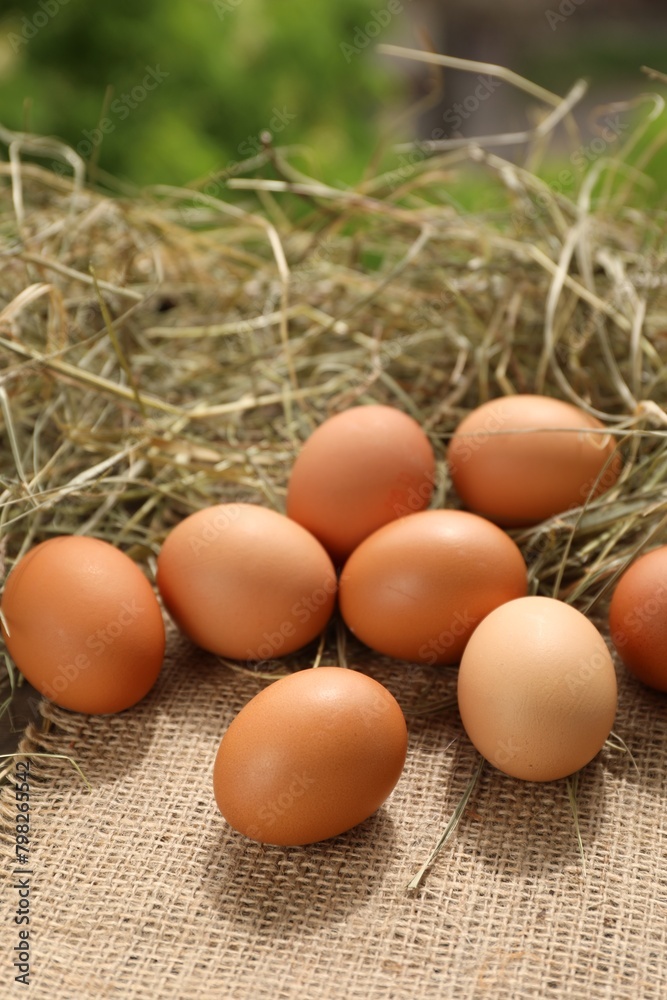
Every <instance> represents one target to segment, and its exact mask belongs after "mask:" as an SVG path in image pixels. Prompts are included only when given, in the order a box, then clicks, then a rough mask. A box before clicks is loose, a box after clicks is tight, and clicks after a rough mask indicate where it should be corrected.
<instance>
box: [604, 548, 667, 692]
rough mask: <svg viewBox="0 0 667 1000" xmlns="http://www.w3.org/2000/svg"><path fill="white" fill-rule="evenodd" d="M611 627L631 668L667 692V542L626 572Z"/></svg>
mask: <svg viewBox="0 0 667 1000" xmlns="http://www.w3.org/2000/svg"><path fill="white" fill-rule="evenodd" d="M609 627H610V629H611V638H612V641H613V643H614V646H615V647H616V649H617V651H618V654H619V656H620V657H621V659H622V661H623V663H624V664H625V666H626V667H627V668H628V670H630V671H631V673H633V674H634V675H635V676H636V677H638V678H639V680H640V681H643V682H644V684H648V685H649V686H650V687H653V688H656V689H657V690H658V691H667V545H662V546H660V548H657V549H653V551H652V552H647V553H645V555H643V556H640V557H639V558H638V559H636V560H635V561H634V562H633V563H632V565H631V566H629V567H628V569H626V571H625V572H624V573H623V575H622V576H621V578H620V579H619V581H618V583H617V584H616V589H615V590H614V594H613V596H612V599H611V604H610V607H609Z"/></svg>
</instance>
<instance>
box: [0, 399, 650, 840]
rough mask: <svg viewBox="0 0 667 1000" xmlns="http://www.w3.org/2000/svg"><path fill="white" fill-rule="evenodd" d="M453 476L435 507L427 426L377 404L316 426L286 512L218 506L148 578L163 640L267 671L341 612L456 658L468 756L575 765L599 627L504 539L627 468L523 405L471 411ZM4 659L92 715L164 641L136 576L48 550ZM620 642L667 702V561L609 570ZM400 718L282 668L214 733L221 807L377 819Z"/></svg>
mask: <svg viewBox="0 0 667 1000" xmlns="http://www.w3.org/2000/svg"><path fill="white" fill-rule="evenodd" d="M446 462H447V467H448V470H449V474H450V477H451V481H452V485H453V487H454V490H455V491H456V493H457V494H458V497H459V500H460V502H461V505H462V506H463V507H464V508H465V509H463V510H461V509H427V508H429V507H430V505H431V504H432V501H433V493H434V487H435V483H436V462H435V456H434V452H433V448H432V446H431V443H430V441H429V438H428V436H427V435H426V433H425V432H424V430H423V429H422V428H421V427H420V426H419V424H418V423H417V422H416V421H415V420H413V419H412V418H411V417H409V416H408V415H406V414H405V413H403V412H402V411H400V410H398V409H395V408H393V407H389V406H380V405H368V406H357V407H353V408H352V409H349V410H346V411H344V412H342V413H339V414H337V415H335V416H333V417H331V418H330V419H328V420H326V421H325V422H324V423H323V424H322V425H321V426H320V427H319V428H318V429H317V430H315V431H314V433H313V434H312V435H311V436H310V438H309V439H308V440H307V441H306V443H305V444H304V446H303V448H302V449H301V451H300V453H299V455H298V457H297V459H296V461H295V463H294V466H293V468H292V470H291V475H290V479H289V484H288V491H287V508H286V510H287V513H286V515H283V514H280V513H277V512H276V511H274V510H271V509H268V508H265V507H262V506H259V505H256V504H248V503H227V504H218V505H215V506H212V507H209V508H205V509H203V510H200V511H197V512H196V513H194V514H192V515H190V516H189V517H186V518H184V519H183V520H182V521H181V522H180V523H178V524H177V525H176V526H175V527H174V528H173V529H172V530H171V531H170V533H169V534H168V535H167V537H166V538H165V540H164V543H163V545H162V547H161V550H160V552H159V555H158V561H157V575H156V584H157V588H158V591H159V594H160V596H161V598H162V601H163V603H164V606H165V608H166V609H167V611H168V612H169V614H170V616H171V617H172V618H173V620H174V621H175V623H176V624H177V626H178V627H179V628H180V629H181V630H182V631H183V632H184V633H185V634H186V635H187V636H188V637H189V638H190V639H191V640H192V641H193V642H194V643H196V644H197V645H199V646H200V647H202V648H203V649H206V650H209V651H210V652H213V653H215V654H217V655H219V656H222V657H228V658H232V659H240V660H246V661H253V662H258V661H263V660H269V659H273V658H275V657H281V656H286V655H288V654H290V653H293V652H294V651H296V650H298V649H300V648H302V647H303V646H305V645H307V644H308V643H310V642H311V641H312V640H314V639H315V638H317V637H318V636H319V635H321V634H322V632H323V630H324V628H325V627H326V625H327V623H328V622H329V620H330V619H331V617H332V615H333V613H334V610H335V608H336V606H338V608H339V610H340V614H341V616H342V618H343V620H344V622H345V624H346V626H347V627H348V628H349V629H350V631H351V632H352V633H353V634H354V635H356V636H357V637H358V639H359V640H360V641H361V642H362V643H364V644H365V645H367V646H369V647H370V648H372V649H374V650H376V651H378V652H380V653H382V654H384V655H387V656H390V657H396V658H398V659H401V660H407V661H410V662H412V663H415V664H459V668H458V688H457V690H458V702H459V710H460V715H461V720H462V723H463V726H464V728H465V730H466V732H467V734H468V736H469V737H470V739H471V741H472V743H473V744H474V745H475V746H476V747H477V749H478V750H479V752H480V753H481V754H482V755H483V756H484V757H485V758H486V759H487V760H489V761H490V762H491V763H492V764H494V765H495V766H496V767H498V768H499V769H501V770H503V771H505V772H506V773H507V774H510V775H513V776H515V777H518V778H523V779H528V780H537V781H549V780H553V779H555V778H560V777H564V776H566V775H568V774H571V773H573V772H575V771H576V770H578V769H579V768H581V767H583V766H584V765H585V764H586V763H588V761H590V760H591V759H592V758H593V757H594V756H595V755H596V754H597V752H598V751H599V750H600V748H601V747H602V745H603V744H604V742H605V741H606V739H607V737H608V736H609V733H610V731H611V728H612V725H613V720H614V716H615V712H616V702H617V689H616V675H615V670H614V665H613V661H612V658H611V655H610V653H609V650H608V648H607V645H606V643H605V641H604V639H603V637H602V635H601V634H600V633H599V631H598V630H597V629H596V628H595V626H594V625H593V624H592V623H591V622H590V621H589V620H588V619H587V618H586V617H585V616H584V615H583V614H581V613H580V612H579V611H577V610H576V609H575V608H573V607H572V606H571V605H568V604H566V603H564V602H562V601H559V600H555V599H553V598H548V597H541V596H532V595H531V596H529V595H528V574H527V567H526V563H525V561H524V558H523V556H522V553H521V551H520V549H519V547H518V546H517V544H516V543H515V541H514V540H513V539H512V538H511V537H510V535H509V534H508V533H507V530H506V529H511V528H516V527H523V526H528V525H534V524H537V523H540V522H542V521H544V520H545V519H547V518H550V517H553V516H556V515H558V514H561V513H563V512H565V511H567V510H569V509H573V508H579V507H581V506H582V505H583V504H584V503H586V502H588V501H589V500H591V499H593V498H595V497H598V496H600V495H601V494H602V493H604V492H605V491H606V490H608V489H610V488H611V487H612V486H613V485H614V484H615V483H616V481H617V480H618V477H619V475H620V474H621V471H622V463H621V459H620V456H619V454H618V449H617V448H616V446H615V442H614V439H613V436H612V435H611V434H610V433H609V431H608V430H607V429H606V428H605V427H604V426H603V425H602V424H601V423H600V422H599V421H598V420H596V419H595V418H594V417H592V416H591V415H589V414H588V413H586V412H584V411H582V410H579V409H578V408H576V407H574V406H572V405H570V404H567V403H564V402H562V401H560V400H556V399H551V398H547V397H541V396H534V395H519V396H512V397H505V398H501V399H496V400H492V401H490V402H488V403H485V404H483V405H482V406H479V407H478V408H477V409H475V410H473V411H472V412H471V413H470V414H469V415H468V416H467V417H466V418H465V419H464V420H463V421H462V422H461V423H460V424H459V426H458V427H457V428H456V430H455V432H454V433H453V435H452V436H451V439H450V442H449V445H448V448H447V453H446ZM0 612H1V613H0V620H1V625H2V634H3V638H4V640H5V643H6V646H7V649H8V651H9V653H10V655H11V656H12V657H13V659H14V660H15V662H16V665H17V666H18V668H19V669H20V670H21V672H22V673H23V674H24V675H25V677H26V678H27V679H28V680H29V681H30V683H31V684H32V685H33V686H34V687H35V688H36V689H37V690H38V691H40V692H41V693H42V694H44V695H45V696H46V697H48V698H50V699H51V700H52V701H54V702H55V703H56V704H58V705H60V706H62V707H64V708H67V709H71V710H74V711H82V712H91V713H107V712H118V711H121V710H123V709H125V708H129V707H130V706H132V705H134V704H135V703H136V702H137V701H139V700H140V699H141V698H143V697H144V695H145V694H146V693H147V692H148V691H149V690H150V689H151V687H152V686H153V684H154V683H155V681H156V679H157V677H158V674H159V671H160V667H161V664H162V660H163V657H164V650H165V631H164V623H163V618H162V612H161V609H160V606H159V602H158V599H157V597H156V595H155V593H154V591H153V588H152V587H151V585H150V583H149V582H148V580H147V579H146V577H145V576H144V575H143V573H142V572H141V570H140V569H139V568H138V567H137V566H136V565H135V563H134V562H133V561H132V560H131V559H130V558H129V557H128V556H126V555H125V554H123V553H122V552H120V551H119V550H118V549H116V548H115V547H114V546H112V545H109V544H108V543H106V542H103V541H100V540H98V539H93V538H86V537H81V536H67V537H63V536H59V537H54V538H51V539H49V540H48V541H46V542H42V543H41V544H39V545H37V546H35V547H34V548H33V549H31V550H30V551H29V552H28V553H27V554H26V555H25V556H23V557H22V558H21V559H20V560H19V561H18V562H17V564H16V565H15V567H14V569H13V570H12V572H11V573H10V575H9V577H8V579H7V582H6V585H5V588H4V592H3V596H2V603H1V606H0ZM610 628H611V636H612V640H613V642H614V644H615V646H616V648H617V650H618V652H619V655H620V657H621V659H622V660H623V662H624V663H625V664H626V665H627V667H628V668H629V669H630V670H631V671H632V672H633V673H635V674H636V675H637V676H638V677H639V678H640V679H641V680H643V681H644V682H645V683H647V684H650V685H652V686H653V687H655V688H657V689H659V690H663V691H665V690H667V662H666V661H665V657H664V650H665V648H667V546H663V547H662V548H658V549H655V550H654V551H652V552H649V553H647V554H646V555H644V556H642V557H641V558H639V559H638V560H636V561H635V562H634V563H633V564H632V565H631V566H630V567H629V568H628V569H627V571H626V572H625V573H624V574H623V575H622V576H621V579H620V580H619V582H618V585H617V587H616V589H615V592H614V594H613V598H612V601H611V608H610ZM406 749H407V729H406V725H405V719H404V717H403V713H402V712H401V709H400V707H399V706H398V704H397V702H396V700H395V699H394V697H393V696H392V695H391V694H390V692H389V691H387V690H386V688H384V687H383V686H382V685H381V684H379V683H378V682H376V681H374V680H372V679H371V678H370V677H368V676H366V675H365V674H363V673H359V672H357V671H352V670H342V669H340V668H337V667H319V668H318V669H317V670H306V671H298V672H297V673H295V674H292V675H290V676H288V677H284V678H282V679H280V680H278V681H276V682H275V683H273V684H272V685H270V686H269V687H268V688H266V689H265V690H263V691H262V692H261V693H260V694H258V695H257V696H256V697H255V698H253V699H252V700H251V701H250V702H249V703H248V704H247V705H246V706H245V708H243V709H242V711H241V712H240V713H239V715H238V716H237V717H236V718H235V719H234V721H233V722H232V724H231V725H230V727H229V729H228V730H227V733H226V734H225V736H224V737H223V739H222V742H221V744H220V747H219V749H218V754H217V757H216V761H215V766H214V791H215V797H216V801H217V803H218V806H219V808H220V810H221V812H222V814H223V815H224V816H225V818H226V819H227V820H228V822H229V823H230V824H231V825H232V826H233V827H234V828H235V829H237V830H239V831H240V832H242V833H244V834H245V835H247V836H248V837H252V838H254V839H256V840H259V841H263V842H267V843H274V844H304V843H311V842H313V841H317V840H322V839H326V838H328V837H332V836H335V835H337V834H339V833H342V832H344V831H345V830H347V829H349V828H350V827H351V826H354V825H356V824H357V823H359V822H361V821H362V820H363V819H366V818H367V817H368V816H370V815H371V814H372V813H373V812H374V811H375V810H376V809H377V808H378V807H379V806H380V804H381V803H382V802H383V801H384V800H385V799H386V797H387V796H388V795H389V794H390V792H391V791H392V789H393V788H394V786H395V784H396V782H397V781H398V778H399V777H400V774H401V771H402V769H403V765H404V762H405V756H406Z"/></svg>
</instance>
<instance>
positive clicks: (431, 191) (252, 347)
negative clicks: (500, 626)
mask: <svg viewBox="0 0 667 1000" xmlns="http://www.w3.org/2000/svg"><path fill="white" fill-rule="evenodd" d="M418 57H419V58H428V59H429V60H430V61H431V62H432V63H437V62H438V61H440V62H443V61H445V62H446V61H447V60H446V59H445V57H430V56H425V54H423V53H422V54H421V55H419V56H418ZM450 63H453V64H457V61H456V60H454V61H452V60H450ZM462 68H464V69H472V70H473V71H486V72H489V71H490V68H489V67H485V66H481V65H478V64H475V63H469V64H466V65H465V66H463V67H462ZM491 71H493V72H496V73H498V74H499V75H501V74H504V77H505V78H506V79H507V80H508V81H509V82H510V83H513V84H516V85H518V86H520V87H521V88H522V89H524V90H526V91H528V93H529V94H530V95H531V96H532V98H534V99H535V101H536V102H537V105H538V106H539V109H541V110H540V113H539V115H537V121H538V124H537V126H536V127H534V128H531V129H530V130H528V131H527V132H525V133H522V134H520V135H519V136H516V135H514V136H510V137H502V136H495V137H493V136H492V137H484V138H481V139H479V140H478V141H476V142H474V143H472V142H470V141H465V140H445V141H443V142H438V143H429V144H426V145H421V146H418V147H415V151H414V152H415V155H413V156H411V157H409V160H410V161H411V162H410V164H409V165H408V163H407V161H406V160H405V159H404V160H403V161H402V165H401V166H400V167H395V168H393V169H389V170H388V171H387V172H385V173H383V174H380V175H379V176H375V177H373V178H372V179H369V180H367V181H366V182H365V183H364V184H362V185H360V186H359V187H358V188H356V189H354V190H339V189H335V188H332V187H328V186H326V185H324V184H321V183H319V182H318V181H317V180H313V179H312V178H309V177H307V176H304V175H303V174H301V173H300V172H299V171H298V170H297V169H296V168H295V167H294V166H293V158H292V157H291V156H290V153H289V151H287V150H279V149H275V148H273V147H272V146H271V144H270V142H269V141H268V138H267V145H266V149H265V151H264V152H263V153H262V154H261V155H260V156H258V157H256V158H255V160H254V161H252V162H250V163H248V164H247V167H248V170H247V174H246V176H245V177H239V176H238V174H237V176H236V177H235V178H234V179H232V180H228V179H225V178H220V177H219V178H215V177H213V178H207V179H206V182H205V183H202V184H201V185H199V186H196V185H193V187H192V188H188V189H173V188H166V187H163V188H155V189H152V190H150V191H145V192H142V193H141V194H137V195H134V194H132V195H128V194H123V193H121V194H118V193H115V194H114V195H110V194H108V193H107V192H105V191H103V190H100V188H99V187H97V188H95V187H92V186H90V185H88V184H87V183H86V182H85V181H84V178H83V164H82V163H81V162H80V161H79V159H78V157H77V156H76V154H75V153H74V152H73V151H71V150H69V149H67V148H66V147H64V146H63V145H62V144H61V143H59V142H57V141H55V140H51V139H43V138H38V137H34V136H26V135H17V134H11V133H8V132H7V131H6V130H4V129H3V130H1V131H0V139H2V140H3V141H4V143H5V147H6V150H7V155H6V159H5V160H4V162H1V163H0V177H1V179H0V213H1V219H2V244H1V246H2V249H1V251H0V252H1V255H2V282H1V283H0V366H1V368H0V371H1V374H0V413H1V416H0V419H1V422H2V434H3V448H2V450H1V451H0V477H1V483H0V492H1V497H0V523H1V526H2V531H1V540H2V553H3V557H4V562H5V569H6V570H7V569H9V568H10V567H11V565H12V563H13V561H14V560H15V559H16V558H18V557H19V556H20V555H21V554H22V553H23V552H25V551H26V550H27V549H28V548H29V547H30V546H31V545H33V544H34V543H35V542H37V541H39V540H41V539H43V538H46V537H48V536H50V535H54V534H62V533H72V532H78V533H86V534H90V535H94V536H97V537H100V538H105V539H107V540H108V541H110V542H113V543H114V544H116V545H118V546H120V547H121V548H122V549H123V550H124V551H126V552H128V553H129V554H130V555H131V556H132V557H134V558H135V559H137V560H138V561H139V562H140V563H142V564H144V565H145V566H146V567H147V569H148V571H149V572H150V571H151V569H152V568H153V567H154V559H155V556H156V554H157V552H158V550H159V546H160V544H161V541H162V539H163V538H164V536H165V533H166V532H167V531H168V530H169V528H170V527H171V526H172V525H173V524H175V523H176V522H177V521H178V520H179V519H180V518H182V517H183V516H184V515H186V514H188V513H190V512H192V511H193V510H195V509H198V508H200V507H202V506H205V505H207V504H212V503H216V502H221V501H229V500H232V499H243V500H246V501H251V502H256V503H261V504H266V505H269V506H272V507H275V508H276V509H278V510H282V509H283V504H284V499H285V492H286V483H287V479H288V476H289V470H290V466H291V463H292V461H293V459H294V457H295V455H296V454H297V452H298V450H299V447H300V445H301V443H302V442H303V440H304V439H305V438H306V437H307V436H308V434H309V433H310V432H311V431H312V429H313V428H314V427H315V426H317V425H318V424H319V423H320V422H321V421H322V420H323V419H324V418H325V417H326V416H328V415H329V414H331V413H333V412H336V411H338V410H340V409H342V408H345V407H348V406H351V405H354V404H357V403H364V402H371V401H373V402H383V403H388V404H391V405H394V406H397V407H400V408H402V409H404V410H405V411H406V412H408V413H410V414H411V415H412V416H414V417H416V418H417V419H418V420H419V422H420V423H421V424H422V426H423V427H424V428H425V429H426V431H427V432H428V434H429V435H430V437H431V439H432V442H433V445H434V447H435V451H436V454H437V456H438V458H439V468H440V479H439V486H438V489H437V491H436V496H435V500H434V503H435V505H438V506H442V505H448V506H456V504H457V500H456V497H455V496H453V495H452V493H451V491H450V489H449V486H448V481H447V476H446V470H445V467H444V460H443V456H444V449H445V446H446V443H447V440H448V437H449V435H450V434H451V433H452V431H453V430H454V428H455V426H456V425H457V423H458V422H459V420H460V419H461V417H462V416H463V415H464V414H465V413H466V412H467V411H468V410H469V409H470V408H471V407H473V406H475V405H477V404H479V403H480V402H482V401H484V400H486V399H488V398H490V397H492V396H495V395H499V394H502V393H517V392H536V393H546V394H550V395H555V396H558V397H560V398H563V399H566V400H569V401H571V402H574V403H576V404H577V405H579V406H581V407H583V408H584V409H586V410H588V411H589V412H591V413H593V414H594V415H595V416H597V417H598V418H599V419H601V420H603V421H604V422H605V424H606V425H607V426H608V428H609V430H610V432H611V433H612V434H614V435H615V436H616V438H617V440H618V445H619V448H620V449H621V451H622V453H623V458H624V471H623V474H622V476H621V478H620V480H619V481H618V483H617V484H616V485H615V486H614V488H613V489H612V490H611V491H609V492H608V493H606V494H604V495H603V496H602V497H601V498H599V499H597V500H595V501H592V502H590V503H589V504H586V505H584V507H582V508H579V509H576V510H571V511H568V512H567V513H565V514H563V515H562V516H558V517H555V518H553V519H552V520H550V521H549V522H547V523H543V524H541V525H538V526H537V527H535V528H534V529H530V530H521V531H513V532H512V535H513V537H514V538H515V539H516V540H517V541H518V543H519V545H520V547H521V549H522V551H523V553H524V555H525V556H526V559H527V562H528V565H529V568H530V580H531V592H533V593H543V594H547V595H554V594H555V595H558V596H560V597H562V598H564V599H566V600H569V601H572V602H573V603H575V604H576V605H577V606H578V607H579V608H581V609H582V610H585V611H587V612H589V613H593V612H595V610H596V609H597V610H599V609H600V608H601V607H603V606H604V598H605V596H606V595H608V593H609V590H610V588H611V586H612V585H613V582H614V579H615V578H616V577H617V575H618V574H619V573H620V572H621V571H622V569H623V568H624V566H625V565H626V564H627V563H628V561H629V560H631V559H632V558H633V557H634V556H635V555H636V553H637V552H639V551H640V549H641V548H642V547H645V546H647V545H651V544H655V543H657V542H658V541H660V540H662V541H664V540H665V535H666V527H665V526H666V525H667V487H666V486H665V483H666V482H667V413H666V405H667V381H666V375H665V368H664V363H663V359H664V358H665V356H666V353H667V277H666V274H667V272H666V270H665V264H666V261H667V239H666V233H667V214H666V213H665V211H664V209H663V210H661V209H660V208H658V209H652V210H651V211H650V212H649V211H648V210H644V209H642V202H643V199H644V187H645V178H644V176H643V174H642V168H643V166H644V165H645V162H646V160H647V159H648V158H649V153H651V151H655V149H657V146H658V145H659V143H658V142H654V143H653V146H652V147H651V149H650V150H649V151H648V153H645V154H644V156H643V160H642V162H638V161H637V158H636V157H635V158H634V159H633V151H634V150H636V148H637V142H638V139H639V137H640V135H641V134H642V133H643V132H644V130H645V128H646V126H647V124H648V122H649V121H650V120H651V118H652V117H654V116H655V114H656V109H658V110H659V107H660V100H661V99H660V97H659V96H658V95H657V94H656V95H653V96H651V95H649V97H647V98H646V99H645V100H644V101H643V102H642V101H639V102H635V103H636V104H637V109H638V115H637V124H636V129H635V131H634V132H633V134H632V135H631V136H630V137H629V138H627V139H624V140H623V143H622V144H620V143H619V148H618V149H617V148H616V147H614V150H613V155H612V152H611V151H607V153H606V154H605V155H603V156H600V157H599V158H598V159H597V160H595V161H594V162H592V163H590V164H589V166H588V168H587V169H586V170H585V171H584V172H583V173H582V174H581V175H580V176H579V177H578V178H577V180H576V183H575V185H574V189H573V190H572V191H571V192H569V193H564V192H562V191H559V190H557V187H556V186H550V185H549V184H548V183H547V182H546V181H545V180H544V179H542V177H543V175H542V172H541V166H540V164H541V162H542V160H543V158H544V157H545V156H547V155H548V150H549V146H550V143H551V141H552V138H553V137H554V136H555V135H556V134H558V135H559V136H561V137H562V136H563V135H566V136H567V137H568V138H567V141H568V142H570V143H572V144H574V146H573V148H575V146H576V144H577V143H580V142H581V137H578V136H577V134H576V128H575V125H574V119H573V116H572V109H573V107H574V105H575V104H576V102H577V101H578V100H579V98H580V97H581V96H582V94H583V90H584V88H583V86H582V85H581V84H577V85H576V86H575V87H574V88H573V90H572V92H571V93H570V94H569V95H568V96H567V97H566V98H565V99H561V98H558V97H554V95H548V94H547V93H546V92H545V91H542V90H541V89H540V88H535V87H534V86H533V85H530V84H528V83H527V82H526V81H521V80H520V78H517V77H515V75H514V74H511V73H509V72H508V71H506V70H500V69H499V68H498V67H493V68H491ZM661 86H662V83H661V81H658V89H660V87H661ZM665 139H667V136H662V137H661V141H665ZM505 140H507V141H505ZM503 145H511V146H512V148H513V149H514V150H515V151H516V150H517V149H519V151H520V152H519V154H518V156H516V157H515V158H514V159H513V160H510V159H507V158H505V157H503V156H502V155H500V153H499V152H498V149H499V148H500V150H501V152H502V147H503ZM621 145H622V148H621ZM494 150H495V151H494ZM44 160H46V161H48V162H47V164H46V166H45V165H44V162H43V161H44ZM520 164H522V165H520ZM471 170H474V171H475V174H476V175H477V176H480V177H483V178H484V183H485V186H486V188H487V189H488V187H489V186H491V187H492V188H493V190H494V201H495V204H496V207H495V208H494V210H493V211H488V212H463V211H461V210H460V209H459V208H457V206H456V203H455V201H453V199H452V196H451V192H452V190H453V189H455V186H456V183H457V178H459V177H460V176H461V175H462V174H465V173H466V172H469V171H471Z"/></svg>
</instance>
